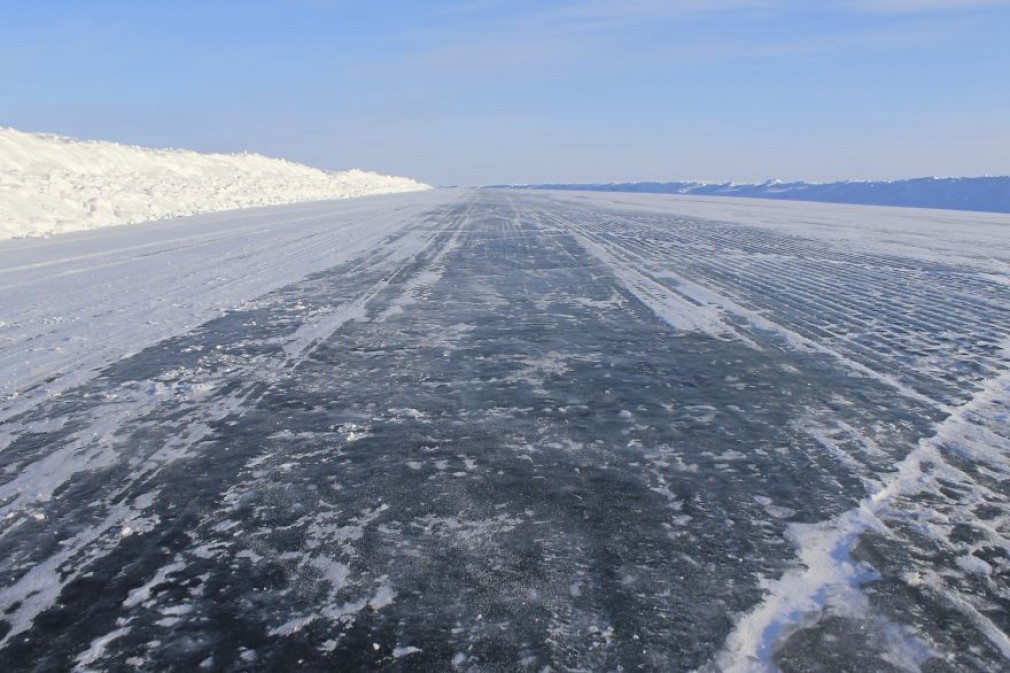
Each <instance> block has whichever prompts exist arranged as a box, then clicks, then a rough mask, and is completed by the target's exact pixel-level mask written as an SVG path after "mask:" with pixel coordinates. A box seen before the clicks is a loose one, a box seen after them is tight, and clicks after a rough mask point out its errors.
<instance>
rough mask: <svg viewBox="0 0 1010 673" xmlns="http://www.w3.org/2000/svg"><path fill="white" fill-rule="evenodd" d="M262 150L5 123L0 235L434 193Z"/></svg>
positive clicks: (0, 132)
mask: <svg viewBox="0 0 1010 673" xmlns="http://www.w3.org/2000/svg"><path fill="white" fill-rule="evenodd" d="M428 188H429V187H428V186H427V185H424V184H422V183H420V182H416V181H414V180H411V179H409V178H401V177H392V176H388V175H380V174H378V173H372V172H368V171H362V170H349V171H341V172H331V171H324V170H320V169H317V168H312V167H310V166H305V165H302V164H297V163H293V162H290V161H285V160H283V159H271V158H268V157H264V156H261V155H258V154H200V153H198V152H191V151H186V150H173V149H148V148H143V147H133V146H128V145H120V144H116V143H111V142H101V141H82V140H77V139H74V138H67V137H62V136H56V135H50V134H40V133H25V132H22V131H18V130H16V129H11V128H0V239H5V238H13V237H25V236H41V235H47V234H54V233H63V232H68V231H79V230H82V229H95V228H98V227H106V226H111V225H118V224H130V223H135V222H145V221H148V220H155V219H161V218H165V217H174V216H177V215H192V214H195V213H208V212H213V211H218V210H230V209H235V208H247V207H250V206H265V205H275V204H284V203H295V202H300V201H321V200H327V199H346V198H350V197H355V196H365V195H368V194H388V193H393V192H411V191H418V190H422V189H428Z"/></svg>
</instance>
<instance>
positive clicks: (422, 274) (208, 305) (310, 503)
mask: <svg viewBox="0 0 1010 673" xmlns="http://www.w3.org/2000/svg"><path fill="white" fill-rule="evenodd" d="M709 201H710V203H709V210H708V211H707V212H709V213H710V216H709V217H708V218H706V217H704V211H705V208H706V204H705V203H704V202H701V203H700V205H699V201H698V200H697V199H695V200H678V199H676V198H670V197H651V196H628V195H602V194H601V195H587V194H578V195H573V194H551V193H543V192H537V193H525V192H511V191H454V190H434V191H432V192H426V193H423V194H415V195H401V196H396V197H375V198H370V199H364V200H361V201H345V202H337V203H329V204H303V205H300V206H291V207H283V208H270V209H261V210H256V211H250V212H246V213H228V214H218V215H213V216H203V217H197V218H188V219H185V220H178V221H173V222H163V223H159V224H156V225H144V226H142V227H137V228H129V227H127V228H117V229H112V230H104V231H101V232H94V233H90V234H82V235H73V236H72V237H60V238H57V239H52V240H45V241H34V240H32V241H11V242H7V243H4V244H3V245H0V302H2V303H0V305H2V307H3V309H2V310H3V313H2V315H0V321H2V322H0V372H2V373H3V380H4V381H5V382H6V383H5V386H6V387H5V388H4V390H3V398H2V400H0V414H2V415H0V420H2V422H3V425H2V426H0V447H2V450H0V615H2V622H0V640H2V642H0V668H2V669H3V670H68V669H74V668H77V669H79V670H121V669H136V668H140V669H144V670H179V671H190V670H198V669H199V668H200V667H203V668H204V669H212V670H253V669H256V670H291V669H294V668H300V669H304V670H358V669H369V670H371V669H384V670H430V671H444V670H453V669H456V670H475V671H496V670H500V671H511V670H526V669H528V670H536V671H539V670H544V668H545V667H548V666H549V667H550V669H551V670H573V669H580V670H618V669H620V670H661V671H676V670H681V671H690V670H701V671H719V670H726V671H731V670H732V671H751V670H775V669H776V668H779V669H782V670H785V671H800V670H803V671H816V670H824V671H833V670H841V669H843V668H845V667H848V668H861V669H863V670H874V671H902V670H930V671H962V670H968V671H991V670H998V669H1001V668H1005V667H1006V666H1007V665H1008V662H1010V636H1008V634H1010V618H1008V616H1007V615H1010V594H1008V593H1007V589H1006V587H1007V586H1008V579H1010V542H1008V537H1010V505H1008V498H1010V423H1008V418H1007V414H1008V399H1010V377H1008V374H1007V364H1008V354H1007V348H1008V346H1010V281H1008V277H1007V268H1008V267H1007V263H1008V259H1007V256H1008V255H1010V253H1008V252H1007V251H1010V218H1004V219H1003V220H999V219H998V218H995V217H994V216H978V217H977V218H976V219H973V216H972V215H966V214H960V215H955V214H938V213H936V212H932V213H930V214H929V216H928V217H929V218H932V219H931V220H930V222H929V225H928V226H929V227H930V230H932V231H937V230H939V231H940V232H941V233H942V232H943V231H944V227H943V222H939V223H938V222H937V219H936V218H947V220H946V223H947V230H948V232H949V233H947V234H946V235H943V236H940V237H937V238H936V239H932V240H928V241H924V240H923V239H922V237H921V236H919V235H917V230H916V220H915V218H914V217H913V216H912V215H914V213H915V212H921V211H896V210H889V209H874V208H859V207H851V206H824V205H821V204H796V203H784V204H775V205H774V206H772V205H769V204H767V203H762V202H754V203H753V204H751V205H750V206H748V205H747V204H746V203H741V202H740V201H739V200H737V201H734V202H733V204H732V206H725V207H724V208H723V209H722V210H720V207H721V206H720V205H719V203H718V201H719V200H715V199H713V200H709ZM748 207H752V208H753V210H752V211H747V208H748ZM729 208H732V209H735V212H734V213H732V217H729V214H728V213H727V209H729ZM776 208H778V209H779V210H777V211H776V210H775V209H776ZM804 209H806V210H804ZM699 211H702V212H699ZM776 212H778V213H779V215H778V216H776V214H775V213H776ZM899 212H900V213H902V215H901V216H900V217H899V216H897V215H893V214H894V213H899ZM805 213H806V214H805ZM888 217H890V218H891V219H890V220H888V221H887V226H883V225H880V224H879V222H880V220H879V218H885V219H886V218H888ZM923 217H926V216H923ZM776 218H779V219H776ZM875 218H877V219H875ZM728 219H732V220H733V221H727V220H728ZM832 219H833V220H834V221H837V222H839V223H841V225H844V226H845V227H847V228H848V229H849V230H852V231H857V232H859V233H858V235H853V236H852V237H851V238H849V237H844V238H843V237H840V236H838V235H837V230H836V229H832V228H831V227H830V226H826V224H825V222H830V221H832ZM804 221H807V222H809V223H810V226H809V227H804V226H802V222H804ZM779 222H781V223H782V224H781V225H780V224H779ZM841 225H840V226H841ZM875 240H877V241H879V243H880V245H875V244H874V241H875ZM980 241H981V242H983V243H985V242H987V243H988V245H985V244H982V243H980Z"/></svg>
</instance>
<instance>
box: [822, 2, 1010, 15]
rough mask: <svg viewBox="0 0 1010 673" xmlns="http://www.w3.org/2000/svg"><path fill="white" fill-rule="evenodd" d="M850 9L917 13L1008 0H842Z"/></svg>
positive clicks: (871, 12) (875, 12) (871, 11)
mask: <svg viewBox="0 0 1010 673" xmlns="http://www.w3.org/2000/svg"><path fill="white" fill-rule="evenodd" d="M841 4H842V5H843V6H845V7H848V8H850V9H853V10H856V11H859V12H864V13H868V14H913V13H915V14H918V13H923V12H936V11H954V10H966V9H976V8H984V7H999V6H1004V7H1005V6H1008V5H1010V2H1008V0H844V1H843V2H842V3H841Z"/></svg>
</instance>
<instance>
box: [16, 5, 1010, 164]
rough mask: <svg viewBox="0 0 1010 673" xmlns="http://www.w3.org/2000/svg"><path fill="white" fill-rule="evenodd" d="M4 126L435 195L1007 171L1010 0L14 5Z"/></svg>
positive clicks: (1009, 154)
mask: <svg viewBox="0 0 1010 673" xmlns="http://www.w3.org/2000/svg"><path fill="white" fill-rule="evenodd" d="M2 15H3V18H2V21H0V61H2V63H3V67H2V68H0V125H4V126H13V127H16V128H20V129H24V130H30V131H52V132H57V133H62V134H66V135H73V136H78V137H84V138H102V139H109V140H116V141H120V142H129V143H135V144H142V145H150V146H172V147H186V148H192V149H198V150H204V151H211V150H213V151H229V152H230V151H242V150H249V151H256V152H261V153H265V154H269V155H273V156H282V157H286V158H290V159H293V160H297V161H303V162H306V163H310V164H313V165H317V166H321V167H325V168H348V167H352V166H360V167H363V168H371V169H377V170H380V171H383V172H390V173H397V174H404V175H410V176H413V177H417V178H420V179H422V180H425V181H428V182H431V183H437V184H449V183H460V184H481V183H489V182H541V181H568V182H573V181H583V182H584V181H612V180H613V181H624V180H645V179H658V180H676V179H699V180H713V181H724V180H735V181H760V180H764V179H766V178H781V179H808V180H834V179H844V178H899V177H912V176H921V175H982V174H1010V0H989V1H986V0H976V1H972V0H624V1H621V0H581V1H574V0H573V1H569V2H560V1H558V2H551V1H549V0H541V1H539V2H533V1H530V2H527V1H524V0H510V1H505V0H455V1H453V0H444V1H432V2H422V1H420V0H418V1H410V2H408V1H402V0H399V1H393V0H389V1H386V2H382V1H381V0H379V1H372V2H364V1H355V0H274V1H267V0H242V1H234V2H226V1H220V2H215V1H214V0H199V1H195V0H173V1H172V2H159V1H155V0H145V1H140V0H118V1H116V0H86V1H81V0H73V1H70V0H66V1H49V0H36V1H34V2H14V1H13V0H11V1H10V2H6V3H5V7H4V9H3V12H2Z"/></svg>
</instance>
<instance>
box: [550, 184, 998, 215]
mask: <svg viewBox="0 0 1010 673" xmlns="http://www.w3.org/2000/svg"><path fill="white" fill-rule="evenodd" d="M530 187H531V188H533V189H563V190H571V191H599V192H634V193H659V194H690V195H692V196H720V197H721V196H741V197H748V198H756V199H784V200H795V201H824V202H827V203H853V204H863V205H877V206H902V207H906V208H941V209H947V210H950V209H953V210H976V211H991V212H996V213H1010V176H986V177H979V178H912V179H909V180H845V181H843V182H803V181H797V182H782V181H780V180H769V181H767V182H762V183H759V184H739V183H733V182H726V183H706V182H624V183H600V184H555V185H530Z"/></svg>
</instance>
